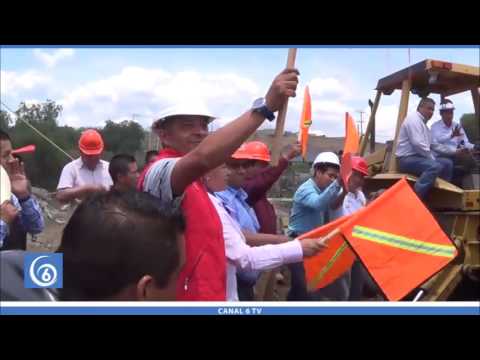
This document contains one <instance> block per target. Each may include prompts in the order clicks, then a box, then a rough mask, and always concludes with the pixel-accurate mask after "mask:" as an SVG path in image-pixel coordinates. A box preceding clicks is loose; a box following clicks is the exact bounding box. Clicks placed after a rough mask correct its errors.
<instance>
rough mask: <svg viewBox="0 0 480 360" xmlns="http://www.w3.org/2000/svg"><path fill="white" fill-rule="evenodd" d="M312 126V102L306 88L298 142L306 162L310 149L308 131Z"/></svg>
mask: <svg viewBox="0 0 480 360" xmlns="http://www.w3.org/2000/svg"><path fill="white" fill-rule="evenodd" d="M310 125H312V100H311V98H310V91H309V89H308V86H306V87H305V95H304V97H303V109H302V116H301V117H300V130H299V132H298V142H299V143H300V146H301V148H302V157H303V159H304V160H306V157H307V148H308V129H309V128H310Z"/></svg>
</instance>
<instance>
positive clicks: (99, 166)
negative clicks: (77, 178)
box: [78, 157, 103, 171]
mask: <svg viewBox="0 0 480 360" xmlns="http://www.w3.org/2000/svg"><path fill="white" fill-rule="evenodd" d="M78 160H79V161H80V169H82V168H85V169H87V170H90V169H89V168H87V165H85V163H84V162H83V160H82V158H81V157H80V158H78ZM98 168H103V160H102V159H100V160H99V161H98V164H97V166H95V169H93V170H90V171H95V170H97V169H98Z"/></svg>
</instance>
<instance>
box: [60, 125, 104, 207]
mask: <svg viewBox="0 0 480 360" xmlns="http://www.w3.org/2000/svg"><path fill="white" fill-rule="evenodd" d="M78 147H79V149H80V153H81V157H80V158H78V159H76V160H73V161H71V162H69V163H68V164H67V165H65V166H64V168H63V170H62V174H61V175H60V180H59V181H58V186H57V190H58V192H57V200H58V201H60V202H69V201H72V200H74V199H81V198H84V197H85V196H87V195H89V194H92V193H96V192H105V191H108V190H109V189H110V187H111V186H112V185H113V181H112V178H111V177H110V174H109V173H108V165H109V164H108V162H107V161H104V160H101V159H100V157H101V155H102V152H103V148H104V144H103V139H102V136H101V135H100V134H99V133H98V132H97V131H96V130H92V129H89V130H86V131H84V132H83V133H82V135H81V136H80V140H79V141H78Z"/></svg>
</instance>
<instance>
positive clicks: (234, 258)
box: [208, 194, 303, 301]
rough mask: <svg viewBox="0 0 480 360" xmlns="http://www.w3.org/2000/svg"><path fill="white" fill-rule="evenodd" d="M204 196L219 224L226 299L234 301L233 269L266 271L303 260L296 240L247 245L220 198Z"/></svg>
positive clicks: (234, 275) (234, 274) (301, 251)
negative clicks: (223, 242) (223, 255)
mask: <svg viewBox="0 0 480 360" xmlns="http://www.w3.org/2000/svg"><path fill="white" fill-rule="evenodd" d="M208 195H209V197H210V200H211V201H212V203H213V205H214V206H215V209H216V210H217V213H218V216H219V217H220V221H221V222H222V227H223V238H224V240H225V254H226V257H227V301H238V292H237V277H236V273H237V269H241V270H247V271H250V270H259V271H260V270H269V269H274V268H276V267H279V266H281V265H283V264H289V263H295V262H299V261H301V260H302V259H303V250H302V246H301V245H300V241H299V240H293V241H289V242H286V243H282V244H276V245H263V246H254V247H251V246H249V245H247V243H246V239H245V236H244V235H243V233H242V230H241V228H240V225H239V224H238V223H237V222H236V221H235V220H234V219H233V218H232V217H231V216H230V215H229V214H228V212H227V210H226V209H225V208H224V207H223V204H222V201H221V200H220V199H218V198H217V197H215V196H214V195H212V194H208Z"/></svg>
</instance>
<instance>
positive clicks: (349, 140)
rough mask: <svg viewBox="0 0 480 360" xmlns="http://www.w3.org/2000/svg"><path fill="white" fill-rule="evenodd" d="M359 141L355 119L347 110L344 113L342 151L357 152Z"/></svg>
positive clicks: (353, 153)
mask: <svg viewBox="0 0 480 360" xmlns="http://www.w3.org/2000/svg"><path fill="white" fill-rule="evenodd" d="M359 143H360V136H358V132H357V128H356V127H355V121H354V120H353V118H352V117H351V116H350V114H349V113H348V112H347V113H345V145H344V146H343V153H344V154H345V153H348V152H349V153H352V155H355V154H357V152H358V147H359Z"/></svg>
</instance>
